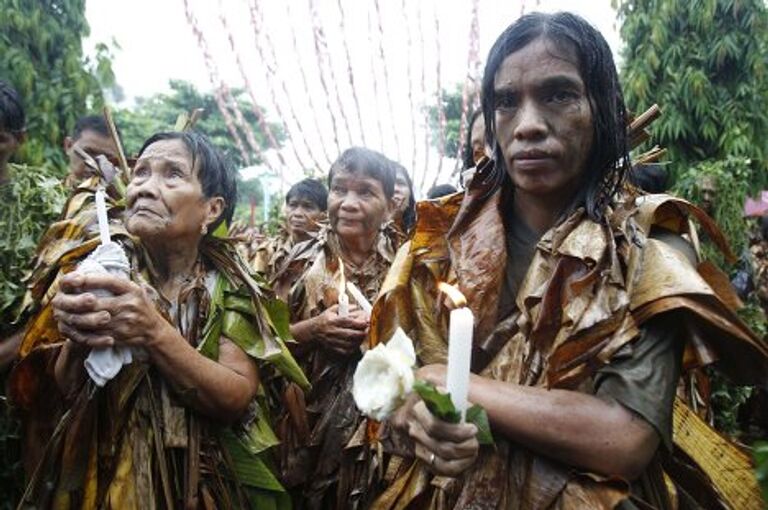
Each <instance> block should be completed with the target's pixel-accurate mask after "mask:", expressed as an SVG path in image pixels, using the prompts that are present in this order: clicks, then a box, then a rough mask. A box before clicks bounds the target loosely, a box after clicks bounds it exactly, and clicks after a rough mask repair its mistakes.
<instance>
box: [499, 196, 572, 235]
mask: <svg viewBox="0 0 768 510" xmlns="http://www.w3.org/2000/svg"><path fill="white" fill-rule="evenodd" d="M512 203H513V208H514V211H515V214H516V215H517V217H518V218H520V219H521V220H523V221H524V222H525V223H526V225H528V226H529V227H530V228H531V229H533V230H534V231H535V232H537V233H538V234H539V235H543V234H544V233H545V232H546V231H547V230H549V229H550V228H552V227H553V226H555V223H557V220H558V218H559V217H560V215H561V214H562V212H563V210H564V209H565V205H564V204H568V203H569V200H568V199H567V198H565V197H541V196H535V195H531V194H530V193H525V192H524V191H521V190H520V189H516V190H515V199H514V200H513V202H512Z"/></svg>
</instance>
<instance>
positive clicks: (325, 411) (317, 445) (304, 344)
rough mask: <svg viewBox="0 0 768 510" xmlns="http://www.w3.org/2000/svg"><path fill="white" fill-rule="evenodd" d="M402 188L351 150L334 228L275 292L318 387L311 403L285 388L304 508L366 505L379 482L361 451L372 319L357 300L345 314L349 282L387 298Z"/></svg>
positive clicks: (338, 189) (333, 179) (335, 192)
mask: <svg viewBox="0 0 768 510" xmlns="http://www.w3.org/2000/svg"><path fill="white" fill-rule="evenodd" d="M394 181H395V179H394V173H393V171H392V167H391V165H390V163H389V161H388V160H387V159H386V158H385V157H384V156H383V155H381V154H379V153H377V152H374V151H371V150H368V149H364V148H359V147H353V148H351V149H347V150H346V151H344V152H343V153H342V154H341V156H339V158H338V159H337V160H336V161H335V162H334V163H333V165H332V166H331V170H330V173H329V175H328V188H329V194H328V219H329V225H328V226H327V227H326V228H324V229H322V230H321V231H320V232H319V233H318V234H317V237H316V238H315V239H312V240H310V241H307V242H305V243H302V244H300V245H298V246H296V248H295V249H294V251H293V252H292V254H291V257H290V258H289V260H288V261H287V263H286V265H285V267H284V269H283V270H282V272H281V273H280V274H278V275H277V278H276V287H277V288H278V289H287V290H286V293H287V295H288V302H289V306H290V308H291V333H292V335H293V337H294V338H295V339H296V341H297V342H298V346H296V353H297V358H298V360H299V362H300V364H301V366H302V368H304V370H305V372H306V373H307V376H308V378H309V380H310V382H311V383H312V391H311V392H310V393H309V394H308V395H307V398H306V403H304V402H303V401H302V399H301V395H300V394H298V397H299V398H297V392H295V391H293V389H292V388H291V387H288V388H287V389H286V393H285V395H286V404H285V409H286V414H285V415H284V416H283V417H282V421H281V423H280V428H279V433H280V437H281V439H282V440H283V443H284V445H283V447H284V451H283V455H281V463H282V464H281V471H282V474H283V480H284V482H285V483H286V484H287V485H288V486H290V487H293V488H294V501H295V502H296V506H297V507H299V508H317V509H330V508H343V509H347V508H357V507H362V508H364V504H365V499H366V497H367V494H366V489H367V487H368V483H369V481H370V477H372V476H374V473H373V472H372V471H370V467H371V466H370V461H371V459H370V457H369V455H368V452H367V451H365V450H363V449H362V444H363V442H362V440H361V439H362V437H363V435H364V424H365V423H364V421H363V420H362V419H361V417H360V415H359V413H358V412H357V409H356V408H355V404H354V401H353V399H352V396H351V393H350V390H351V384H352V374H353V373H354V370H355V367H356V366H357V362H358V361H359V359H360V344H361V342H362V341H363V339H364V338H365V335H366V331H367V328H368V324H369V322H368V316H367V314H366V313H364V312H363V311H362V310H360V308H358V307H357V306H355V305H354V301H352V303H351V304H350V307H349V313H348V315H346V316H343V315H340V314H339V305H338V303H339V294H340V291H339V289H340V284H341V282H343V281H345V280H346V281H347V282H351V283H354V284H355V285H357V287H358V288H359V289H360V291H361V292H362V293H363V294H364V295H365V296H366V298H367V299H368V300H369V301H371V302H373V300H374V299H375V297H376V295H377V294H378V292H379V288H380V286H381V282H382V280H383V279H384V276H385V274H386V272H387V269H388V268H389V265H390V263H391V262H392V257H393V250H392V248H391V247H390V246H389V245H388V244H387V242H386V239H382V238H383V236H382V235H381V226H382V224H383V223H384V222H385V221H386V219H387V218H388V217H389V214H390V211H391V208H392V197H393V194H394ZM342 273H343V276H342ZM342 291H343V290H342ZM353 436H354V438H353Z"/></svg>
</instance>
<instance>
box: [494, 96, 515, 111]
mask: <svg viewBox="0 0 768 510" xmlns="http://www.w3.org/2000/svg"><path fill="white" fill-rule="evenodd" d="M517 103H518V98H517V94H514V93H512V92H501V93H499V94H498V95H497V96H496V105H495V106H496V109H497V110H510V109H512V108H516V107H517Z"/></svg>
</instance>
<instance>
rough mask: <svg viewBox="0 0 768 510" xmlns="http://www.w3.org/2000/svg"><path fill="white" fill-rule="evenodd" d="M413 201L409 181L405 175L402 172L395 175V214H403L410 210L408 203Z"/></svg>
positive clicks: (393, 199)
mask: <svg viewBox="0 0 768 510" xmlns="http://www.w3.org/2000/svg"><path fill="white" fill-rule="evenodd" d="M410 199H411V188H410V187H409V186H408V180H407V179H406V177H405V175H403V171H402V170H398V171H397V173H396V174H395V194H394V195H392V202H393V203H394V212H395V213H397V214H402V213H403V212H404V211H405V210H406V209H407V208H408V202H409V201H410Z"/></svg>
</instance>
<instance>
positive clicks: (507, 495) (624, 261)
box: [370, 163, 768, 510]
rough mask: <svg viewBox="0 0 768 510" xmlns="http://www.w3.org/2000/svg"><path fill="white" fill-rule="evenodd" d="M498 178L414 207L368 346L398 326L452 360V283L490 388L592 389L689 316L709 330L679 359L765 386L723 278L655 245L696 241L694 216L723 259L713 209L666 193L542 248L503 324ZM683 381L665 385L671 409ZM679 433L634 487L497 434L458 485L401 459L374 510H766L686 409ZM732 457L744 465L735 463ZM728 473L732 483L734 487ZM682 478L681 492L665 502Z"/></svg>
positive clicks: (634, 201)
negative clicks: (653, 335) (678, 318)
mask: <svg viewBox="0 0 768 510" xmlns="http://www.w3.org/2000/svg"><path fill="white" fill-rule="evenodd" d="M492 171H493V168H492V163H488V164H486V165H485V166H484V167H481V168H480V169H479V170H478V175H477V176H476V177H475V179H474V180H473V184H472V186H471V188H470V190H469V191H468V192H467V196H466V197H462V195H460V194H457V195H452V196H450V197H447V198H445V199H442V200H440V201H430V202H420V203H419V204H418V215H417V216H418V220H417V225H416V229H415V233H414V235H413V237H412V240H411V242H410V243H409V244H408V245H405V246H404V247H403V248H402V249H401V250H400V251H399V252H398V255H397V257H396V259H395V262H394V263H393V266H392V269H391V271H390V273H389V275H388V277H387V280H386V281H385V283H384V286H383V288H382V291H381V296H380V298H379V301H378V302H377V304H376V306H375V308H374V311H373V317H372V322H371V335H370V341H371V345H375V344H376V343H378V342H380V341H387V339H388V338H390V336H391V334H392V332H393V331H394V329H395V327H396V326H398V325H399V326H401V327H402V328H403V329H404V330H405V332H406V333H407V334H408V335H409V336H410V337H411V338H412V339H413V340H414V342H415V346H416V353H417V357H418V361H419V364H430V363H445V362H446V359H447V350H448V345H447V337H448V335H447V330H448V314H449V311H448V310H447V309H446V307H445V304H444V302H443V300H442V298H440V297H438V292H437V289H436V285H437V282H440V281H443V282H448V283H450V284H452V285H457V286H458V288H459V289H460V290H461V292H462V293H463V294H464V295H465V296H466V298H467V301H468V306H469V307H470V309H471V310H472V311H473V313H474V316H475V330H474V345H473V358H472V371H473V372H474V373H477V374H480V375H482V376H484V377H488V378H492V379H496V380H501V381H507V382H509V383H512V384H519V385H526V386H534V387H540V388H550V389H551V388H560V389H568V390H574V391H581V392H585V393H593V392H594V391H595V390H594V384H595V380H596V378H597V376H598V374H599V372H600V371H602V370H606V369H610V368H611V366H613V364H614V363H618V362H619V358H620V357H622V356H623V355H624V353H625V352H626V351H627V350H629V351H630V352H631V351H632V350H635V349H641V348H642V347H643V342H644V341H645V338H646V335H645V334H644V329H645V328H647V327H648V325H649V324H651V323H652V322H653V320H654V319H655V318H656V317H657V316H660V314H662V313H664V312H673V311H678V312H684V315H685V316H687V317H688V318H691V319H692V322H693V323H695V324H696V325H697V326H698V327H697V330H696V334H695V335H694V334H692V333H691V334H684V335H681V336H677V337H673V338H674V339H675V340H676V341H677V342H679V344H684V345H680V347H679V349H680V351H678V352H681V351H683V349H684V354H683V355H682V362H683V368H684V369H690V368H693V367H695V366H699V365H703V364H706V363H709V362H712V361H714V360H718V359H719V361H720V366H721V367H722V368H723V369H725V370H726V371H727V372H728V373H729V374H730V375H731V377H732V378H734V379H735V380H736V381H737V382H741V383H748V384H755V383H757V384H760V385H763V386H765V385H766V384H768V347H766V345H765V343H763V341H762V340H760V339H759V338H757V337H755V335H754V334H753V333H752V332H751V331H750V330H749V329H748V328H747V327H746V326H745V325H744V324H743V323H742V322H741V321H740V320H739V319H738V317H737V316H736V314H735V312H734V309H733V308H734V306H735V303H736V301H737V300H734V296H733V292H732V291H731V290H730V288H729V286H728V283H727V278H725V277H724V276H723V275H722V274H721V273H719V272H718V271H717V270H716V269H715V268H714V266H712V265H711V264H708V263H706V262H704V263H701V264H699V265H698V267H693V265H691V264H689V263H688V261H687V260H686V259H685V258H684V257H683V255H682V254H681V253H680V252H679V251H678V250H676V249H675V248H673V247H671V246H669V245H668V244H667V243H665V242H662V241H660V240H657V239H655V238H654V237H653V236H652V235H651V233H652V232H651V231H652V229H653V230H656V229H659V228H661V229H663V230H665V231H668V232H671V233H672V234H676V235H683V234H688V235H690V234H692V233H693V227H692V224H691V221H690V220H691V218H695V219H697V220H698V221H699V223H700V224H701V225H702V226H703V227H704V228H705V230H707V231H708V233H709V235H710V237H711V239H713V240H714V241H716V242H717V243H718V244H719V245H720V246H721V247H723V248H724V249H726V250H727V247H726V246H725V243H724V240H723V237H722V235H721V234H720V233H719V232H718V231H717V229H716V227H715V225H714V224H713V223H712V221H711V220H710V219H709V218H708V217H707V216H706V215H705V214H704V213H703V212H701V211H700V210H698V209H696V208H695V207H693V206H691V205H690V204H688V203H687V202H685V201H683V200H679V199H676V198H673V197H670V196H667V195H648V196H637V197H626V198H624V199H622V200H618V201H617V202H616V203H614V204H613V206H612V208H611V209H610V210H609V211H608V212H607V214H606V221H605V222H604V223H596V222H594V221H592V220H590V219H589V218H588V217H587V215H586V214H585V212H584V210H583V209H577V210H575V211H573V212H572V213H571V214H570V215H568V216H567V217H566V218H565V219H564V220H563V221H561V222H559V223H558V224H557V225H556V226H554V227H553V228H552V229H550V230H549V231H548V232H546V233H545V234H544V235H543V237H541V239H540V240H539V241H538V243H537V244H536V245H535V248H534V250H533V254H532V262H531V263H530V265H529V266H528V267H527V272H525V273H524V275H525V276H524V279H523V280H522V283H521V285H520V287H519V289H518V291H517V293H516V296H514V306H513V308H512V311H511V312H510V313H509V314H507V315H506V316H499V306H498V305H499V301H500V295H501V294H502V288H503V285H504V281H505V277H506V272H507V271H508V266H507V264H508V263H509V264H514V260H510V261H509V262H508V261H507V256H506V254H507V253H508V250H507V246H508V240H507V237H506V235H507V233H506V232H505V225H504V220H503V215H504V213H503V211H504V210H505V209H504V208H505V206H506V205H507V204H508V202H507V198H508V195H504V193H503V191H502V190H500V189H496V190H494V189H491V188H490V185H487V184H485V183H487V182H489V181H491V179H489V178H488V176H489V175H490V173H491V172H492ZM684 333H686V332H684ZM687 333H690V332H687ZM679 344H678V345H679ZM678 359H679V358H678ZM651 372H653V370H651ZM678 373H679V372H678ZM674 385H675V383H674V381H673V382H671V388H670V387H669V384H668V387H667V388H666V389H665V391H666V392H671V396H670V400H669V407H670V408H671V407H673V405H672V402H673V400H674ZM671 414H672V409H669V410H668V415H671ZM670 418H671V416H670ZM693 425H695V426H696V427H698V428H695V430H693V429H691V427H692V426H693ZM372 429H375V427H372ZM669 429H670V432H672V429H674V433H671V434H670V436H671V437H673V440H674V446H672V445H668V446H669V452H670V453H673V455H666V456H665V455H664V451H663V449H662V448H660V449H659V452H658V453H657V456H656V458H655V459H654V460H653V461H652V462H651V465H650V466H649V467H648V468H647V469H646V472H645V473H644V474H643V475H642V476H641V478H640V479H639V480H637V481H635V482H634V483H633V484H630V483H628V482H627V481H625V480H622V479H619V478H617V477H606V476H601V475H598V474H596V473H590V472H586V471H584V470H580V469H578V468H575V467H573V466H566V465H564V464H561V463H559V462H557V461H555V460H553V459H550V458H547V457H545V456H543V455H539V454H537V453H535V452H533V451H530V450H528V449H527V448H526V446H525V445H524V444H516V443H513V442H512V441H510V440H507V439H506V438H504V437H499V436H498V435H497V437H496V444H495V446H494V447H482V448H481V451H480V455H479V458H478V459H477V460H476V462H475V463H474V465H473V466H472V467H471V468H469V469H468V470H467V471H465V472H464V473H463V474H462V475H461V476H460V477H458V478H446V477H440V476H434V475H432V474H431V473H430V471H429V470H428V469H427V466H425V465H424V464H423V463H421V462H420V461H418V460H413V459H412V458H409V457H407V456H403V455H400V456H398V455H393V456H392V457H391V459H390V460H389V462H388V464H387V466H386V476H385V478H386V482H387V483H388V484H389V485H388V488H387V490H386V491H385V492H384V493H383V494H382V495H381V496H380V497H379V498H378V499H377V500H376V502H375V503H374V504H373V505H372V508H376V509H403V508H418V509H427V508H431V509H465V508H472V509H515V510H517V509H540V508H556V509H577V508H578V509H582V508H590V509H598V508H606V509H608V508H615V507H617V506H619V507H621V508H633V506H632V505H636V506H635V507H639V508H674V507H675V503H676V502H677V503H679V507H680V508H685V507H686V505H689V507H692V508H697V505H701V506H700V507H704V508H719V507H720V508H721V507H728V506H731V507H738V508H759V505H760V504H761V503H760V495H759V489H758V488H757V484H756V482H755V479H754V476H753V474H752V472H751V470H750V464H749V461H748V458H747V456H746V455H744V454H743V452H741V451H735V452H734V450H736V449H735V447H734V446H733V445H732V444H730V443H729V442H728V441H727V440H725V439H724V438H722V437H720V436H718V435H717V434H714V433H713V434H709V432H708V431H710V430H711V429H709V428H708V427H707V425H706V424H704V423H703V422H701V421H700V420H699V419H698V417H696V415H695V414H694V413H692V412H690V411H689V410H688V408H687V406H686V405H685V404H684V403H682V402H681V401H680V400H679V399H678V400H675V401H674V425H672V424H671V423H670V424H669ZM692 430H693V432H692ZM371 436H372V437H371V440H372V441H380V443H381V444H383V445H384V448H385V450H386V449H390V448H395V447H396V446H397V443H398V442H397V433H396V432H395V431H391V430H388V427H387V425H386V423H385V424H384V425H383V426H382V427H381V428H380V429H378V432H377V433H376V434H371ZM662 438H663V436H662ZM707 441H710V442H711V443H707ZM715 443H717V444H715ZM697 448H698V449H700V450H707V449H710V450H712V451H715V450H717V453H718V454H719V453H722V452H721V451H720V450H719V449H721V448H722V449H723V451H726V450H727V451H726V453H727V455H720V458H721V460H722V461H723V463H722V464H721V465H720V466H717V465H716V464H715V463H710V464H709V465H708V466H702V464H705V463H706V462H705V461H707V459H705V458H703V457H706V455H707V454H708V453H710V452H708V451H703V452H702V451H699V450H697ZM399 451H402V450H399ZM665 457H666V458H665ZM732 457H733V458H735V459H736V460H734V462H735V465H736V466H737V467H734V465H731V464H727V463H726V462H725V459H726V458H727V459H728V460H729V462H730V461H731V460H733V459H732ZM662 460H664V464H663V465H662V463H661V461H662ZM706 468H709V469H708V470H707V469H706ZM728 477H733V478H736V479H737V480H736V481H735V482H734V480H732V479H728V480H725V481H724V480H723V478H728ZM671 479H674V482H675V483H676V484H677V485H675V487H674V488H672V490H671V491H668V486H671V485H672V484H671V482H670V480H671ZM729 484H730V485H729ZM638 486H639V487H638ZM638 489H639V491H638ZM638 493H639V494H642V501H639V500H638V498H634V496H633V500H632V501H631V502H630V501H629V499H628V498H630V496H631V495H637V494H638ZM624 505H626V506H624Z"/></svg>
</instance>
